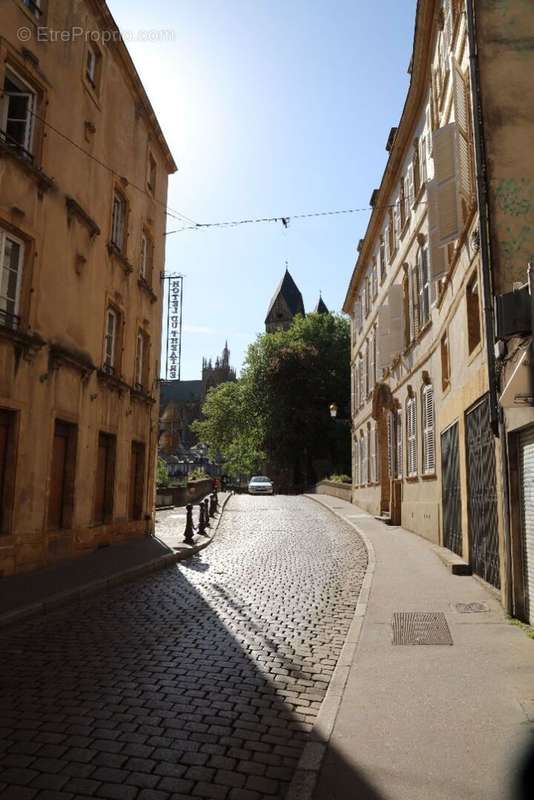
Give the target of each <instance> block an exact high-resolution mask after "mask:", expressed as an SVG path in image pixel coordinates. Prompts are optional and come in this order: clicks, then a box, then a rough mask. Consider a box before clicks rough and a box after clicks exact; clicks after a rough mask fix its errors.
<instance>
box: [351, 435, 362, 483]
mask: <svg viewBox="0 0 534 800" xmlns="http://www.w3.org/2000/svg"><path fill="white" fill-rule="evenodd" d="M352 449H353V454H352V459H353V461H354V485H355V486H359V485H360V483H361V475H360V473H361V469H360V440H359V438H358V436H355V437H354V438H353V440H352Z"/></svg>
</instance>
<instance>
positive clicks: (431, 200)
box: [426, 179, 447, 281]
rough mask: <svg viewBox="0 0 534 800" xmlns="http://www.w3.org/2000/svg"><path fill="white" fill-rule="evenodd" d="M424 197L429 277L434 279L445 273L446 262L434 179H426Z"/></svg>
mask: <svg viewBox="0 0 534 800" xmlns="http://www.w3.org/2000/svg"><path fill="white" fill-rule="evenodd" d="M426 199H427V210H428V253H429V262H430V263H429V268H430V279H431V280H432V281H436V280H438V278H440V277H441V276H442V275H445V274H446V272H447V264H446V259H445V251H444V249H443V247H442V246H441V243H440V238H439V226H438V220H439V211H438V198H437V184H436V181H435V179H434V180H431V181H428V183H427V185H426Z"/></svg>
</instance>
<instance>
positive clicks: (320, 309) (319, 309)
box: [313, 292, 330, 314]
mask: <svg viewBox="0 0 534 800" xmlns="http://www.w3.org/2000/svg"><path fill="white" fill-rule="evenodd" d="M313 313H314V314H330V311H329V310H328V308H327V307H326V303H325V302H324V300H323V298H322V295H321V293H320V292H319V300H318V301H317V305H316V306H315V308H314V309H313Z"/></svg>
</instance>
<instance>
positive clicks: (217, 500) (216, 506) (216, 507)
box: [213, 489, 219, 511]
mask: <svg viewBox="0 0 534 800" xmlns="http://www.w3.org/2000/svg"><path fill="white" fill-rule="evenodd" d="M213 499H214V506H215V511H217V510H218V508H219V495H218V494H217V489H215V491H214V492H213Z"/></svg>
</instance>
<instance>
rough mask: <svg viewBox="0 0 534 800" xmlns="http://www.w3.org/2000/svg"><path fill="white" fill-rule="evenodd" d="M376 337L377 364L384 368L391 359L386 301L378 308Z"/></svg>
mask: <svg viewBox="0 0 534 800" xmlns="http://www.w3.org/2000/svg"><path fill="white" fill-rule="evenodd" d="M376 337H377V338H376V365H377V367H378V369H379V370H382V369H385V368H386V367H387V366H389V361H390V339H389V308H388V306H387V305H386V304H385V303H383V304H382V305H381V306H380V308H379V309H378V323H377V326H376Z"/></svg>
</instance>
